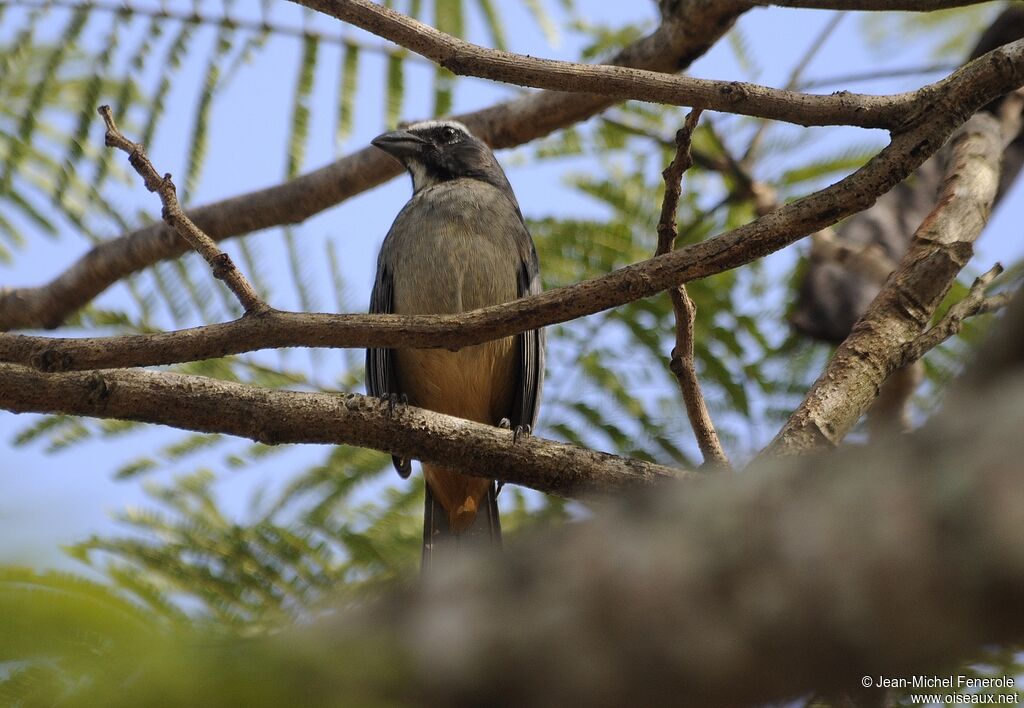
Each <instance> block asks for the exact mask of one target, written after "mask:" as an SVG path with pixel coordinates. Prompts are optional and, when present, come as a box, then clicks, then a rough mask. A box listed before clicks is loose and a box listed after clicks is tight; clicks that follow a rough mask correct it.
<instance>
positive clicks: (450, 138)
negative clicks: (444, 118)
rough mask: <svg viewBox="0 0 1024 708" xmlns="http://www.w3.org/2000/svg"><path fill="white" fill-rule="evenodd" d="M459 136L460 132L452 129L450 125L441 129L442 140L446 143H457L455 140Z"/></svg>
mask: <svg viewBox="0 0 1024 708" xmlns="http://www.w3.org/2000/svg"><path fill="white" fill-rule="evenodd" d="M458 135H459V131H457V130H455V128H453V127H451V126H450V125H446V126H445V127H443V128H441V140H443V141H445V142H446V143H452V142H455V138H457V137H458Z"/></svg>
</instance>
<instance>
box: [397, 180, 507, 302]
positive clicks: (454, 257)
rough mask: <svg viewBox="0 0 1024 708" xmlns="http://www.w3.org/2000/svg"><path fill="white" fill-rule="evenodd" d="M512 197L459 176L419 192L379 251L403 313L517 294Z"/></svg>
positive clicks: (496, 300)
mask: <svg viewBox="0 0 1024 708" xmlns="http://www.w3.org/2000/svg"><path fill="white" fill-rule="evenodd" d="M517 228H519V229H521V228H522V227H521V226H520V222H519V216H518V214H517V213H516V211H515V207H514V206H513V204H512V203H511V202H510V201H509V200H508V198H506V197H505V196H504V195H503V194H502V193H501V191H500V190H498V189H497V188H496V187H494V186H492V185H490V184H486V183H484V182H480V181H477V180H468V179H466V180H453V181H450V182H445V183H442V184H439V185H436V186H433V187H430V188H427V189H424V190H421V191H420V192H419V193H417V194H416V195H415V196H414V197H413V198H412V199H411V200H410V201H409V203H408V204H407V205H406V206H405V208H404V209H403V210H402V212H401V213H400V214H399V215H398V218H397V219H396V220H395V224H394V226H393V227H392V229H391V232H390V233H389V234H388V236H387V238H386V239H385V241H384V245H383V247H382V251H381V256H382V258H383V259H384V262H385V263H386V264H387V265H388V267H389V269H390V270H391V272H392V273H393V274H394V308H395V309H394V311H395V312H396V313H399V314H428V313H435V314H442V313H453V312H463V311H466V310H472V309H476V308H478V307H486V306H487V305H495V304H499V303H503V302H508V301H510V300H514V299H515V298H516V297H517V280H516V278H517V273H518V269H519V267H520V258H519V253H518V251H517V248H516V242H515V238H514V236H515V233H516V229H517Z"/></svg>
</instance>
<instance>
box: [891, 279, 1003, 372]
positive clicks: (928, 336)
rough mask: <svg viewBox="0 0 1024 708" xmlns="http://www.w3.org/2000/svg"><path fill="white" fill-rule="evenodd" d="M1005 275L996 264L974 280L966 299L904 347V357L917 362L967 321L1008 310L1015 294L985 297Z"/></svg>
mask: <svg viewBox="0 0 1024 708" xmlns="http://www.w3.org/2000/svg"><path fill="white" fill-rule="evenodd" d="M1002 272H1003V266H1002V265H1000V264H999V263H996V264H995V265H994V266H992V268H991V269H990V270H989V271H988V272H986V273H983V274H982V275H979V276H978V277H977V278H975V279H974V283H973V284H972V285H971V289H970V291H968V293H967V295H966V297H964V299H963V300H961V301H960V302H958V303H956V304H955V305H953V306H952V307H950V308H949V310H947V311H946V314H945V315H943V317H942V319H941V320H939V321H938V322H936V323H935V325H934V326H932V327H931V328H930V329H928V330H927V331H925V332H923V333H921V334H920V335H919V336H918V337H917V338H916V339H914V340H913V341H911V342H909V343H908V344H907V345H906V346H905V347H904V349H903V356H904V359H905V360H906V363H910V362H912V361H917V360H918V359H920V358H921V357H923V356H924V355H925V354H927V353H928V352H929V351H931V350H932V349H934V348H935V347H937V346H939V345H940V344H942V343H943V342H944V341H946V340H947V339H949V338H950V337H952V336H953V335H955V334H956V333H957V332H959V331H960V330H961V329H963V326H964V321H965V320H966V319H967V318H969V317H975V316H977V315H986V314H989V313H990V312H995V311H996V310H1000V309H1002V308H1004V307H1006V306H1007V305H1008V304H1009V303H1010V300H1011V299H1012V298H1013V293H1012V292H1006V293H999V294H998V295H991V296H989V297H986V296H985V289H986V288H987V287H988V286H989V284H990V283H991V282H992V281H993V280H994V279H995V278H996V277H997V276H998V275H999V274H1000V273H1002Z"/></svg>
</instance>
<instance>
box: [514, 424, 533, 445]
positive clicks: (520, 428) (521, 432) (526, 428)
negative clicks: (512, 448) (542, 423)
mask: <svg viewBox="0 0 1024 708" xmlns="http://www.w3.org/2000/svg"><path fill="white" fill-rule="evenodd" d="M531 435H533V427H532V426H531V425H530V424H529V423H526V424H525V425H517V426H516V429H515V430H513V431H512V444H513V445H515V444H516V443H517V442H519V438H528V437H530V436H531Z"/></svg>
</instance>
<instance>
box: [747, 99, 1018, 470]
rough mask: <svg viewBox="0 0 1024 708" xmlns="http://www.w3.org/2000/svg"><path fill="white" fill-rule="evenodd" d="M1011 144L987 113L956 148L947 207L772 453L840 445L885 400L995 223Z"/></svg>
mask: <svg viewBox="0 0 1024 708" xmlns="http://www.w3.org/2000/svg"><path fill="white" fill-rule="evenodd" d="M1003 147H1004V141H1003V135H1002V131H1001V126H1000V124H999V122H998V121H997V120H996V119H995V118H993V117H992V116H991V115H988V114H985V113H979V114H978V115H975V116H974V117H973V118H971V120H970V121H968V123H967V124H966V125H965V126H964V128H963V129H962V131H961V132H960V134H959V135H958V136H957V138H956V139H955V141H954V143H953V149H952V155H951V162H950V165H949V168H948V171H947V173H946V180H945V183H944V185H943V189H942V192H941V194H940V195H939V202H938V204H937V205H936V207H935V208H934V209H933V210H932V212H931V214H929V215H928V217H927V218H926V219H925V220H924V222H923V223H922V224H921V225H920V227H918V229H917V231H916V232H915V234H914V238H913V240H912V241H911V244H910V248H909V249H908V251H907V253H906V254H905V255H904V257H903V259H902V260H901V262H900V265H899V267H898V268H897V270H896V272H895V273H894V274H893V275H892V277H890V278H889V280H888V281H887V282H886V284H885V286H883V288H882V290H881V292H879V294H878V296H877V297H876V298H875V299H874V301H873V302H872V303H871V305H870V306H869V307H868V310H867V312H865V313H864V316H863V317H861V319H860V320H858V322H857V324H856V325H855V326H854V328H853V331H852V332H851V333H850V336H849V337H847V338H846V340H845V341H844V342H843V343H842V344H841V345H840V346H839V348H838V349H837V350H836V352H835V354H834V356H833V357H832V359H831V361H829V363H828V366H827V368H826V369H825V372H824V373H823V374H822V375H821V377H820V378H819V379H818V380H817V381H816V382H815V384H814V386H813V387H812V388H811V390H810V391H809V392H808V394H807V396H806V397H805V398H804V400H803V402H802V403H801V404H800V406H799V407H798V408H797V409H796V410H795V411H794V412H793V414H792V415H791V416H790V418H789V420H787V421H786V424H785V425H784V426H783V427H782V430H780V431H779V433H778V434H777V435H776V437H775V439H774V440H773V441H772V442H771V444H770V445H769V446H768V447H767V448H766V449H765V454H769V455H788V454H800V453H805V452H808V451H810V450H813V449H815V448H819V447H823V446H831V445H837V444H838V443H839V442H840V441H841V440H842V439H843V438H844V437H845V436H846V433H847V432H848V431H849V430H850V429H851V428H852V427H853V426H854V424H856V422H857V421H858V420H859V419H860V416H861V415H862V414H863V413H864V412H865V411H866V410H867V408H868V406H870V405H871V403H872V402H873V401H874V400H875V399H876V398H877V397H878V391H879V388H880V387H881V385H882V384H883V383H884V382H885V380H886V378H888V376H889V374H891V373H892V372H893V371H894V370H895V369H896V368H897V367H899V366H902V365H904V364H906V363H908V361H907V360H906V354H907V352H908V351H909V348H910V347H911V346H912V343H913V342H914V341H915V339H916V338H917V337H918V336H919V335H920V334H921V333H922V332H923V331H924V329H925V327H926V326H927V324H928V322H929V321H930V320H931V317H932V315H933V314H934V313H935V310H936V308H938V306H939V304H940V303H941V302H942V298H943V297H945V295H946V293H947V292H948V291H949V288H950V287H951V286H952V284H953V282H954V281H955V280H956V276H957V275H958V274H959V272H960V270H961V269H962V268H963V267H964V266H965V265H966V264H967V261H968V260H970V257H971V255H972V254H973V247H972V244H973V242H974V240H975V239H976V238H977V237H978V235H979V234H980V233H981V230H982V228H984V226H985V222H986V221H987V220H988V216H989V213H990V212H991V209H992V203H993V200H994V199H995V194H996V189H997V187H998V184H999V167H1000V160H1001V156H1002V152H1003Z"/></svg>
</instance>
